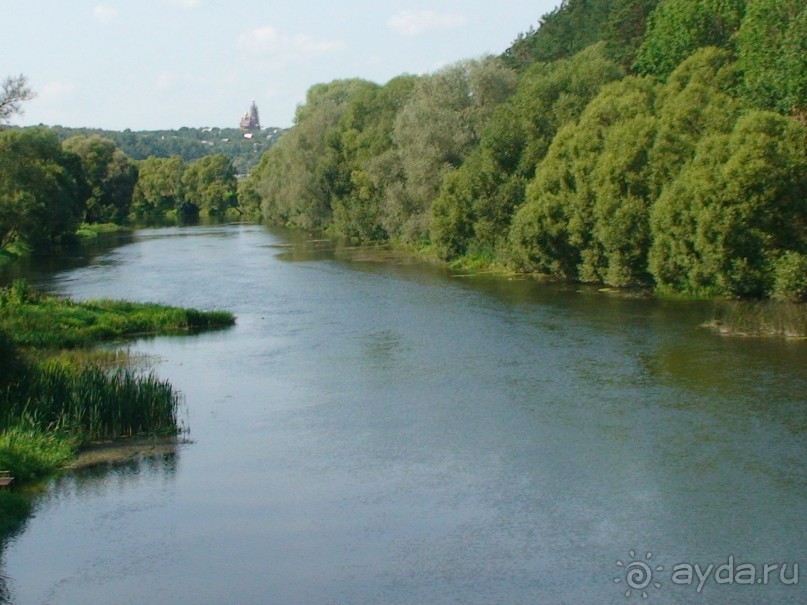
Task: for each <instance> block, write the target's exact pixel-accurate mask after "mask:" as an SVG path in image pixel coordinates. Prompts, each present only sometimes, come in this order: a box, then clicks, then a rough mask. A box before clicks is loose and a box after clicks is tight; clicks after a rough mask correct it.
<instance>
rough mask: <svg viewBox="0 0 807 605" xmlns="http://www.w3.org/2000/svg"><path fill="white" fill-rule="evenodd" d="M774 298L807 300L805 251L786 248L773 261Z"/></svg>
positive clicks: (806, 259)
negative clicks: (785, 250)
mask: <svg viewBox="0 0 807 605" xmlns="http://www.w3.org/2000/svg"><path fill="white" fill-rule="evenodd" d="M773 278H774V282H773V295H774V298H778V299H780V300H787V301H792V302H807V253H805V252H796V251H794V250H788V251H787V252H785V253H784V254H783V255H782V256H781V257H780V258H778V259H776V261H775V263H774V274H773Z"/></svg>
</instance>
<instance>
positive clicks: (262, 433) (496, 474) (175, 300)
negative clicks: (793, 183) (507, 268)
mask: <svg viewBox="0 0 807 605" xmlns="http://www.w3.org/2000/svg"><path fill="white" fill-rule="evenodd" d="M25 271H26V275H27V278H28V279H29V281H30V283H31V284H32V285H33V286H35V287H38V288H42V289H45V290H47V291H50V292H54V293H59V294H66V295H70V296H74V297H77V298H97V297H114V298H126V299H131V300H138V301H154V302H162V303H168V304H172V305H181V306H191V307H197V308H200V309H213V308H220V309H225V310H228V311H232V312H233V313H235V314H236V315H237V317H238V322H237V325H236V326H235V327H234V328H232V329H228V330H224V331H218V332H213V333H203V334H199V335H193V336H167V337H156V338H147V339H142V340H139V341H137V342H136V343H134V344H132V345H130V347H131V349H132V351H135V352H137V353H139V354H143V355H146V356H148V359H149V360H150V361H151V362H152V363H154V366H155V369H156V371H157V372H158V373H159V374H160V375H161V376H162V377H164V378H167V379H169V380H170V381H171V382H172V384H174V386H176V387H177V388H178V389H179V390H180V391H182V393H183V394H184V397H185V402H186V404H185V408H186V409H185V414H186V418H185V421H186V422H187V424H188V426H189V428H190V434H189V437H190V439H191V441H192V442H190V443H183V444H179V445H178V446H176V447H175V448H173V449H172V450H171V451H155V452H151V454H149V455H138V456H135V457H133V458H129V459H127V460H124V461H121V462H120V463H119V464H116V465H96V466H93V467H91V468H87V469H83V470H77V471H75V472H72V473H68V474H66V475H65V476H63V477H61V478H59V479H57V480H54V481H53V483H52V485H51V486H50V489H49V490H48V491H47V492H46V493H44V494H43V495H41V496H40V497H39V498H38V500H37V502H36V504H35V515H34V516H33V517H32V518H31V519H30V520H29V521H28V523H27V525H26V527H25V528H24V530H23V531H21V532H20V533H19V534H18V535H16V536H14V537H13V538H12V539H11V540H9V541H8V542H7V543H6V544H5V545H4V549H3V555H2V563H1V564H0V576H2V577H4V578H5V589H6V590H5V594H4V593H3V591H0V596H2V597H3V598H2V599H1V600H0V602H2V601H4V602H6V603H13V604H17V605H24V604H25V605H27V604H33V603H37V604H38V603H60V604H71V603H76V604H79V603H82V604H83V603H144V602H150V603H189V604H190V603H193V604H202V605H204V604H211V605H212V604H217V603H239V604H253V603H254V604H260V603H280V604H306V605H308V604H316V603H321V604H336V603H385V604H412V605H414V604H423V603H428V604H435V605H440V604H444V603H463V604H473V603H479V604H483V603H484V604H489V603H506V604H510V603H514V604H515V603H525V604H526V603H570V604H571V603H574V604H588V603H591V604H594V603H597V604H603V603H605V604H608V603H625V602H630V601H631V600H639V601H644V599H643V598H642V593H643V592H644V593H647V595H648V599H647V602H652V603H710V604H715V603H717V604H721V603H726V604H728V603H738V604H752V603H759V602H771V603H783V604H788V603H792V604H796V603H803V602H804V601H805V586H806V585H807V579H804V580H802V581H801V582H800V583H798V584H795V583H792V582H791V584H792V585H790V584H788V583H787V581H788V580H789V579H790V578H792V573H793V567H792V565H793V564H795V563H800V564H801V565H803V566H805V567H807V552H805V550H806V549H805V544H807V520H805V516H804V510H807V481H805V478H806V477H807V445H805V439H804V437H805V430H807V343H805V342H803V341H786V340H779V339H772V340H771V339H767V340H766V339H727V338H722V337H720V336H717V335H715V334H713V333H712V332H711V331H709V330H706V329H704V328H702V327H700V325H701V324H702V323H703V322H704V321H706V320H708V319H709V318H710V315H711V313H712V306H711V303H704V302H697V301H693V302H685V301H663V300H654V299H636V298H629V297H624V296H614V295H609V294H608V293H603V292H598V291H597V289H596V288H588V287H580V286H575V285H568V284H555V283H542V282H538V281H535V280H530V279H507V278H505V277H501V276H498V277H497V276H489V275H478V276H472V277H467V276H466V277H462V278H459V277H457V276H454V275H452V273H451V272H450V271H449V270H447V269H444V268H440V267H435V266H430V265H426V264H421V263H417V262H414V261H413V260H412V259H411V258H408V257H405V256H402V255H398V254H395V253H392V252H389V251H386V250H383V249H377V248H363V247H354V246H341V245H339V244H337V243H334V242H333V241H331V240H323V239H319V238H313V237H308V236H307V235H306V234H305V233H292V232H287V231H283V230H274V229H267V228H264V227H261V226H257V225H222V226H197V227H182V228H180V227H171V228H159V229H146V230H139V231H135V232H133V233H131V234H126V235H125V236H121V238H120V239H119V240H117V244H116V245H107V246H106V247H104V246H99V247H97V248H96V249H94V250H92V251H91V253H89V254H87V255H86V256H83V255H81V254H78V253H76V254H75V255H74V256H73V257H70V258H62V259H51V260H50V261H49V263H48V265H47V266H37V265H36V263H32V264H30V265H29V266H28V267H26V268H25ZM648 553H650V556H649V557H648ZM729 557H733V559H732V560H733V561H734V562H735V565H739V564H743V563H747V564H753V565H754V566H757V567H758V568H759V569H762V566H763V565H764V564H772V563H778V564H782V563H788V564H789V565H790V567H788V568H787V572H786V574H784V576H783V577H782V578H780V576H779V575H778V571H777V572H776V574H773V575H771V576H770V577H769V578H766V581H765V582H757V579H762V576H761V575H760V576H758V577H755V578H754V582H753V584H751V585H747V584H744V583H742V582H736V581H732V582H730V583H729V582H726V583H718V582H717V581H716V579H715V577H712V578H710V579H709V580H708V581H706V582H705V583H704V585H703V586H701V589H702V590H701V591H700V592H698V590H697V588H698V582H697V579H696V580H695V582H694V584H690V585H687V584H685V583H683V582H676V581H674V578H673V576H672V569H673V567H674V566H675V565H677V564H693V565H694V564H695V563H698V564H700V565H701V566H702V567H704V568H705V567H706V566H707V565H708V564H714V566H715V567H717V566H719V565H721V564H725V563H727V562H728V561H729ZM618 562H619V563H618ZM632 563H633V564H634V569H635V568H639V567H641V566H639V565H638V563H642V564H645V565H646V568H644V567H642V568H641V569H642V570H645V569H646V570H649V573H650V575H652V581H650V582H649V583H646V584H643V582H639V581H637V580H636V578H634V577H632V576H629V575H628V573H627V572H626V568H627V567H628V566H629V565H630V564H632ZM648 563H650V564H651V565H648ZM657 567H661V568H662V569H657ZM678 579H679V580H680V579H681V578H678ZM731 579H732V580H736V579H738V578H737V577H734V576H732V578H731ZM739 579H740V580H742V579H743V578H739ZM616 580H619V581H616ZM655 583H658V586H656V584H655ZM642 584H643V585H642ZM626 591H630V592H631V594H630V596H627V597H626Z"/></svg>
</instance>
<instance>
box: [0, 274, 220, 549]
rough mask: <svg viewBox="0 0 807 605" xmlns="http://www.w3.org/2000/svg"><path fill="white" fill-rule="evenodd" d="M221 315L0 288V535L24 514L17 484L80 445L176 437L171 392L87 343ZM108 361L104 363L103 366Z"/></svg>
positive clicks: (205, 322) (176, 400)
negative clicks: (3, 475)
mask: <svg viewBox="0 0 807 605" xmlns="http://www.w3.org/2000/svg"><path fill="white" fill-rule="evenodd" d="M234 322H235V319H234V317H233V316H232V314H230V313H226V312H220V311H214V312H205V311H198V310H195V309H181V308H177V307H168V306H162V305H154V304H141V303H132V302H120V301H109V300H99V301H88V302H76V301H72V300H69V299H64V298H58V297H54V296H48V295H44V294H41V293H38V292H35V291H33V290H32V289H30V288H29V287H28V286H27V285H26V284H25V282H22V281H19V282H15V283H14V284H13V285H12V286H10V287H8V288H5V289H3V290H0V470H7V471H10V472H11V474H12V475H13V476H14V477H15V481H14V487H15V488H17V489H15V490H11V491H9V490H5V491H2V492H0V536H2V535H3V534H4V533H5V532H8V531H11V530H13V529H14V528H15V527H17V526H18V525H19V524H20V523H21V522H22V521H23V520H24V518H25V516H26V515H27V514H28V499H27V498H26V497H25V496H24V494H22V493H20V491H19V489H18V488H23V491H24V488H25V486H26V484H30V483H32V482H34V481H36V480H38V479H41V478H42V477H45V476H47V475H48V474H50V473H53V472H55V471H56V470H58V469H60V468H62V467H63V466H64V465H65V464H66V463H67V462H69V461H70V460H72V459H73V458H74V456H75V454H76V452H77V450H78V449H79V448H81V446H82V445H85V444H88V443H90V442H93V441H99V440H114V439H119V438H121V437H132V436H144V435H151V436H156V435H162V436H164V435H176V434H177V433H178V432H180V431H181V429H182V427H181V426H180V424H179V420H178V408H179V404H180V395H179V393H178V392H177V391H176V390H175V389H174V388H173V387H172V386H171V385H170V384H169V383H168V382H166V381H164V380H161V379H159V378H158V377H156V376H155V375H153V374H149V373H145V372H142V371H139V370H137V369H135V368H132V367H129V366H128V365H127V363H126V356H125V355H123V356H116V355H96V354H92V349H91V348H92V346H93V345H95V344H97V343H101V342H105V341H118V340H123V339H127V338H131V337H133V336H136V335H141V334H150V333H153V334H156V333H161V334H162V333H174V332H181V331H191V330H202V329H210V328H216V327H225V326H230V325H232V324H233V323H234ZM110 362H112V363H110Z"/></svg>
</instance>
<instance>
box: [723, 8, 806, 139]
mask: <svg viewBox="0 0 807 605" xmlns="http://www.w3.org/2000/svg"><path fill="white" fill-rule="evenodd" d="M737 39H738V40H737V42H738V50H739V57H740V58H739V63H740V66H741V68H742V70H743V73H744V75H745V89H746V96H747V98H748V99H749V100H750V101H751V103H752V104H753V105H754V106H756V107H758V108H760V109H770V110H774V111H779V112H782V113H791V114H794V115H797V116H800V117H801V120H802V122H803V123H805V122H807V4H805V3H804V2H803V1H802V0H756V1H754V2H750V3H749V5H748V10H747V14H746V17H745V19H744V20H743V23H742V26H741V27H740V31H739V32H738V36H737Z"/></svg>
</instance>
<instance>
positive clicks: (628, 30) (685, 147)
mask: <svg viewBox="0 0 807 605" xmlns="http://www.w3.org/2000/svg"><path fill="white" fill-rule="evenodd" d="M805 123H807V5H806V4H805V3H804V2H803V1H801V0H565V1H564V2H562V3H561V5H560V6H559V7H558V9H556V10H555V11H553V12H552V13H550V14H549V15H546V16H544V17H543V19H542V20H541V22H540V24H539V26H538V28H537V29H534V30H530V32H528V33H527V34H524V35H521V36H519V38H518V39H517V40H516V41H515V42H514V44H513V46H512V47H511V48H510V49H508V50H507V51H506V52H505V53H504V54H503V55H502V56H501V57H496V58H494V57H487V58H483V59H480V60H475V61H463V62H461V63H458V64H455V65H451V66H449V67H446V68H444V69H442V70H440V71H438V72H436V73H433V74H430V75H425V76H401V77H399V78H396V79H394V80H392V81H390V82H388V83H387V84H385V85H383V86H381V85H378V84H374V83H371V82H366V81H361V80H343V81H336V82H332V83H330V84H318V85H316V86H314V87H313V88H312V89H311V90H310V91H309V94H308V97H307V99H306V102H305V104H303V105H301V106H300V107H299V109H298V111H297V114H296V116H295V125H294V127H293V128H292V129H291V130H290V131H289V132H288V133H287V134H286V135H285V136H284V137H283V138H282V139H281V140H280V141H279V142H278V144H277V145H275V146H274V147H273V148H272V149H271V150H269V151H268V152H267V153H266V154H265V155H264V156H263V158H262V160H261V162H260V164H259V165H258V167H257V168H256V169H255V170H254V171H253V172H252V175H251V177H250V179H249V180H248V181H246V182H245V183H244V185H243V189H242V195H243V196H244V199H249V200H250V203H251V204H253V205H256V206H257V205H260V208H261V211H262V213H263V215H264V217H265V218H266V219H267V220H269V221H272V222H276V223H283V224H288V225H294V226H300V227H304V228H323V229H329V230H331V231H333V232H334V233H337V234H342V235H345V236H349V237H351V238H354V239H357V240H360V241H378V240H393V241H399V242H407V243H410V244H413V245H416V246H426V247H428V248H429V249H431V250H433V251H434V252H435V253H436V254H437V255H438V256H440V257H441V258H444V259H446V260H450V261H457V260H460V261H462V262H471V261H473V262H484V263H499V264H503V265H506V266H509V267H511V268H514V269H517V270H522V271H534V272H540V273H545V274H549V275H557V276H561V277H564V278H568V279H574V280H581V281H590V282H598V283H604V284H609V285H614V286H619V287H643V288H654V289H658V290H662V291H670V292H684V293H692V294H718V295H736V296H776V297H781V298H786V299H796V300H799V299H804V298H805V297H806V296H807V271H806V270H805V269H807V128H805Z"/></svg>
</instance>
